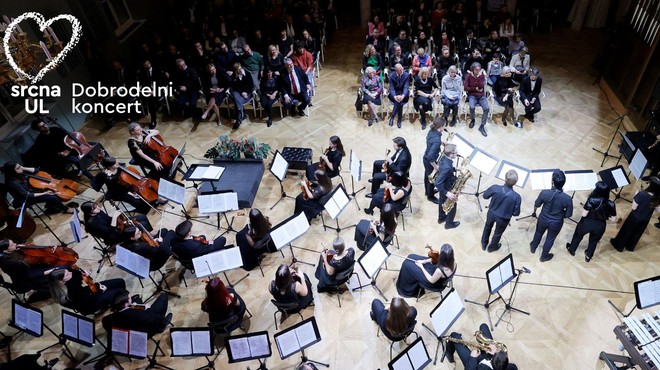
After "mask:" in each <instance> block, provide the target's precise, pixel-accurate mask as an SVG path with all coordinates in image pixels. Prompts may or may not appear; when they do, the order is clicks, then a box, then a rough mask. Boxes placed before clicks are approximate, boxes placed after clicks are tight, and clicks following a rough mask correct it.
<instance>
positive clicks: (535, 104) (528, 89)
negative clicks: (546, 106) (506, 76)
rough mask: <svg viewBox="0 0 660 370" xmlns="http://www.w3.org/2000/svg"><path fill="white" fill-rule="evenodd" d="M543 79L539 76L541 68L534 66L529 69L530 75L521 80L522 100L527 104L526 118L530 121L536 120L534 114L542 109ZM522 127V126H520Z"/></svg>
mask: <svg viewBox="0 0 660 370" xmlns="http://www.w3.org/2000/svg"><path fill="white" fill-rule="evenodd" d="M542 84H543V79H542V78H541V76H539V70H538V69H537V68H532V69H530V70H529V75H527V76H525V77H523V79H522V81H521V82H520V100H522V102H523V105H524V106H525V118H527V119H528V120H529V121H530V122H534V114H536V113H538V112H539V111H540V110H541V99H539V94H541V85H542ZM520 127H522V126H520Z"/></svg>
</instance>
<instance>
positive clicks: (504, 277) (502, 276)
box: [465, 253, 530, 330]
mask: <svg viewBox="0 0 660 370" xmlns="http://www.w3.org/2000/svg"><path fill="white" fill-rule="evenodd" d="M516 272H518V273H517V274H516ZM523 272H525V270H524V269H523V270H519V269H515V268H514V267H513V254H511V253H509V255H508V256H506V257H504V258H503V259H502V260H501V261H499V262H498V263H496V264H495V265H494V266H493V267H491V268H490V269H489V270H488V271H486V280H487V281H488V298H486V302H485V303H480V302H475V301H471V300H469V299H466V300H465V302H469V303H472V304H476V305H479V306H484V307H485V308H486V311H488V308H489V307H490V305H492V304H493V303H495V302H496V301H498V300H502V302H504V307H505V308H504V312H502V315H501V316H500V317H499V318H498V320H497V322H496V323H495V326H497V325H498V324H499V323H500V321H502V318H503V317H504V315H505V314H506V312H507V311H516V312H520V313H524V314H525V315H529V314H530V313H529V312H526V311H523V310H520V309H517V308H515V307H513V306H512V305H511V303H512V302H513V296H514V294H515V293H516V287H518V281H519V280H520V275H522V273H523ZM513 278H516V281H515V283H514V285H513V289H512V290H511V295H510V296H509V300H508V301H507V300H506V299H504V297H502V294H501V293H500V289H502V288H503V287H504V286H505V285H506V284H508V283H509V282H511V280H513ZM494 294H497V297H496V298H495V299H493V300H492V301H491V300H490V297H491V296H493V295H494ZM488 323H489V324H490V330H493V322H492V321H491V319H490V311H488Z"/></svg>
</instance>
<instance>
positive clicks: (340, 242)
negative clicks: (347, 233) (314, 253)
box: [314, 237, 355, 293]
mask: <svg viewBox="0 0 660 370" xmlns="http://www.w3.org/2000/svg"><path fill="white" fill-rule="evenodd" d="M354 264H355V249H353V248H348V249H347V248H346V244H344V239H342V238H340V237H337V238H335V240H333V241H332V252H329V251H328V250H324V251H323V252H321V257H319V264H318V265H317V266H316V272H315V273H314V276H316V278H317V279H318V280H319V283H318V284H317V285H316V291H317V292H319V293H322V292H326V291H328V285H329V284H337V280H336V276H337V275H338V274H340V273H342V272H344V271H346V270H348V269H349V268H351V267H352V266H353V265H354Z"/></svg>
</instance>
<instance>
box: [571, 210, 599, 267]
mask: <svg viewBox="0 0 660 370" xmlns="http://www.w3.org/2000/svg"><path fill="white" fill-rule="evenodd" d="M605 227H606V224H605V220H594V219H592V218H584V217H582V219H580V222H578V224H577V227H576V228H575V232H574V233H573V238H572V239H571V243H570V244H569V246H568V249H569V250H570V251H571V252H572V253H575V251H576V250H577V248H578V246H579V245H580V242H581V241H582V238H583V237H584V236H585V235H586V234H589V245H588V246H587V250H586V251H585V252H584V254H585V255H586V256H587V257H589V258H591V257H593V256H594V252H595V251H596V245H598V241H600V238H602V237H603V234H605Z"/></svg>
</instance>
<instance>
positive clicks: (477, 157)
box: [461, 148, 498, 212]
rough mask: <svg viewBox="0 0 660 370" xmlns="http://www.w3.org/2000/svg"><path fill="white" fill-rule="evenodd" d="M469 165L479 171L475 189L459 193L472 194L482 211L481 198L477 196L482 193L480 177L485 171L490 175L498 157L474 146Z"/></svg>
mask: <svg viewBox="0 0 660 370" xmlns="http://www.w3.org/2000/svg"><path fill="white" fill-rule="evenodd" d="M469 160H470V162H469V163H470V165H471V166H472V167H474V168H476V169H477V170H478V171H479V179H478V180H477V188H476V189H475V191H474V193H469V192H461V194H466V195H474V197H475V198H476V199H477V205H478V206H479V212H483V208H482V207H481V199H480V198H479V195H481V194H482V193H483V191H480V189H481V178H482V176H483V174H484V173H485V174H486V175H490V173H491V172H493V169H494V168H495V166H496V165H497V161H498V159H497V158H495V157H494V156H492V155H491V154H488V153H486V152H485V151H483V150H481V149H480V148H475V149H474V150H473V151H472V155H471V156H470V159H469Z"/></svg>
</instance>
